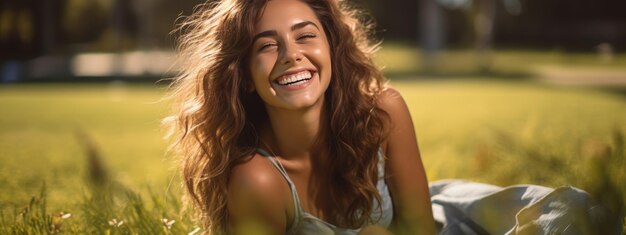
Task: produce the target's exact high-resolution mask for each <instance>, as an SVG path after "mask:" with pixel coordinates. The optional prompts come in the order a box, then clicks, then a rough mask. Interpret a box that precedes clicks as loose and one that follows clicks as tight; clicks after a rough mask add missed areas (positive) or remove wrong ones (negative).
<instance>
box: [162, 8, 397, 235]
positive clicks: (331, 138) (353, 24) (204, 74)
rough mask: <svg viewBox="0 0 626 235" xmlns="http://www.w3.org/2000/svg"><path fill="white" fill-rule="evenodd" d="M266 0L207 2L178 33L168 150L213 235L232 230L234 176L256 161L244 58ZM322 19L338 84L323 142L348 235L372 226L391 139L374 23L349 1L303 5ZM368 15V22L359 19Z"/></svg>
mask: <svg viewBox="0 0 626 235" xmlns="http://www.w3.org/2000/svg"><path fill="white" fill-rule="evenodd" d="M266 1H267V0H221V1H208V2H207V3H205V4H202V5H199V6H197V7H196V8H195V10H194V13H193V14H192V15H191V16H189V17H187V18H185V19H184V20H183V21H182V23H180V24H179V25H178V28H177V31H175V32H177V33H178V34H179V35H180V36H179V38H178V47H177V49H178V56H179V58H178V59H179V64H178V66H179V71H180V72H179V74H178V75H177V76H176V77H175V78H173V81H172V84H171V87H170V93H169V97H170V98H171V99H173V100H174V101H173V110H172V112H173V114H172V115H171V116H168V117H166V118H165V119H164V120H163V122H164V124H165V125H166V126H168V127H169V128H170V129H169V130H170V131H169V133H168V136H169V137H170V138H171V139H172V140H173V141H172V145H171V147H172V148H174V149H176V150H178V152H179V154H180V155H181V156H182V157H181V159H180V168H181V171H182V178H183V185H184V187H185V189H186V195H185V200H186V201H188V202H190V203H188V204H189V205H193V207H194V208H196V209H197V210H196V212H197V213H198V217H197V218H198V219H199V220H200V221H201V223H202V225H203V226H204V227H205V229H207V230H208V231H210V232H211V233H222V232H224V231H226V230H227V229H228V224H229V216H228V209H227V205H226V202H227V195H228V182H229V177H230V173H231V169H232V168H233V167H234V166H236V165H237V164H239V163H241V162H242V160H243V159H246V158H247V157H249V156H252V155H254V152H255V149H256V147H258V146H259V143H260V142H259V141H260V140H259V136H258V134H257V133H256V131H255V129H258V128H256V127H258V126H259V125H260V124H262V123H264V122H267V118H268V117H267V113H266V111H265V107H264V105H263V101H262V100H261V99H260V97H259V96H258V94H256V92H255V91H250V89H249V87H250V86H249V84H250V82H251V81H250V79H251V78H250V76H249V73H250V72H249V71H248V70H249V68H248V66H247V65H248V63H247V59H248V57H249V51H250V50H251V49H250V48H251V44H252V36H253V33H254V25H255V22H256V21H257V20H258V18H259V17H260V14H261V12H262V10H263V7H264V6H265V3H266ZM303 1H304V2H306V3H307V4H308V5H309V6H310V7H311V8H312V9H313V11H314V12H315V14H316V15H317V17H318V18H319V20H320V22H321V23H322V25H323V28H324V31H325V32H326V34H327V36H328V40H329V44H330V48H332V49H331V61H332V64H333V67H332V76H333V78H332V79H331V83H330V85H329V88H328V90H327V91H326V93H325V96H326V98H325V104H324V105H325V110H326V112H324V113H323V117H322V118H321V120H320V122H321V125H320V126H321V128H322V129H321V130H320V134H319V135H320V136H318V139H321V140H323V143H324V148H325V152H327V153H328V154H330V155H331V156H333V158H332V164H330V165H329V166H327V167H328V168H327V169H329V173H330V176H331V177H332V183H331V185H328V186H327V187H329V188H330V189H329V192H330V195H328V196H329V197H330V198H331V199H332V200H333V201H335V202H337V205H336V206H335V207H333V208H331V209H332V210H333V211H330V213H328V215H330V216H331V218H330V219H331V220H332V221H336V223H337V225H339V226H342V227H349V228H357V227H360V226H363V225H364V224H367V223H370V222H372V221H370V216H369V215H370V214H371V213H372V212H373V211H372V210H375V209H376V208H373V205H374V204H373V203H374V201H375V200H376V201H378V202H380V200H381V198H380V195H379V193H378V191H377V188H376V181H377V180H378V175H377V174H378V172H377V163H378V151H379V148H380V146H381V144H382V142H383V140H384V138H385V137H386V135H387V130H388V124H387V123H388V119H389V118H388V115H387V113H385V112H384V111H383V110H382V109H380V108H378V105H377V97H378V96H379V94H380V93H381V92H382V90H383V89H384V87H385V80H384V78H383V75H382V72H381V71H380V69H379V68H378V67H377V66H376V65H375V64H374V63H373V61H372V58H371V56H372V54H373V53H374V52H375V51H376V50H377V49H378V45H379V44H375V43H372V42H371V41H370V36H371V34H370V33H371V32H372V29H373V26H372V25H373V24H372V23H371V21H369V20H367V18H364V17H362V14H361V11H359V10H357V9H355V8H354V7H352V6H350V5H349V4H347V3H346V2H344V1H342V0H303ZM359 17H361V18H359Z"/></svg>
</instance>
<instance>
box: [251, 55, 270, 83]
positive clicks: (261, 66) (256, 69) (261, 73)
mask: <svg viewBox="0 0 626 235" xmlns="http://www.w3.org/2000/svg"><path fill="white" fill-rule="evenodd" d="M272 67H273V63H270V62H269V61H268V60H267V59H263V58H261V57H256V58H255V59H254V60H252V62H251V63H250V73H251V75H252V78H253V79H254V80H255V83H256V81H258V80H261V79H263V78H268V77H269V75H270V73H271V71H272Z"/></svg>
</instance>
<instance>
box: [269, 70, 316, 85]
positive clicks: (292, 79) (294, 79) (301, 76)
mask: <svg viewBox="0 0 626 235" xmlns="http://www.w3.org/2000/svg"><path fill="white" fill-rule="evenodd" d="M308 79H311V72H309V71H307V70H305V71H302V72H299V73H297V74H291V75H289V76H283V77H281V78H279V79H278V80H277V81H276V83H278V84H279V85H283V86H285V85H293V84H295V83H300V82H302V81H304V80H308Z"/></svg>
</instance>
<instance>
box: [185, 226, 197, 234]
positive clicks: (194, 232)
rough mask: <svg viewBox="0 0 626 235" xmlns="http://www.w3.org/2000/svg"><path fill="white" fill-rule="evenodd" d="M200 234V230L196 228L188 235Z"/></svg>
mask: <svg viewBox="0 0 626 235" xmlns="http://www.w3.org/2000/svg"><path fill="white" fill-rule="evenodd" d="M198 232H200V228H198V227H196V228H195V229H194V230H192V231H191V232H189V233H187V235H195V234H196V233H198Z"/></svg>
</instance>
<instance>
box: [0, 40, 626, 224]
mask: <svg viewBox="0 0 626 235" xmlns="http://www.w3.org/2000/svg"><path fill="white" fill-rule="evenodd" d="M398 53H401V52H400V50H399V51H398ZM618 59H619V61H621V60H622V59H621V57H619V58H618ZM619 63H622V62H619ZM598 66H600V65H598ZM615 69H618V68H615ZM394 71H400V72H399V74H401V73H403V72H402V68H395V70H394ZM507 71H515V70H514V69H509V70H507ZM413 72H415V71H413ZM460 73H462V72H460ZM391 84H392V85H393V86H395V87H396V88H397V89H399V90H400V92H401V93H402V94H403V96H404V98H405V100H406V101H407V103H408V104H409V107H410V110H411V113H412V117H413V121H414V123H415V128H416V132H417V134H418V139H419V145H420V148H421V153H422V157H423V161H424V163H425V166H426V170H427V175H428V177H429V180H431V181H433V180H439V179H447V178H462V179H468V180H475V181H480V182H486V183H492V184H497V185H512V184H522V183H523V184H540V185H546V186H551V187H556V186H561V185H572V186H575V187H580V188H583V189H585V190H587V191H588V192H590V193H592V194H594V195H597V197H598V198H599V200H601V201H606V202H607V203H609V204H610V205H612V206H618V207H622V208H623V204H619V201H623V200H624V195H625V194H624V193H625V192H626V186H625V185H624V184H623V181H624V180H625V179H626V169H625V167H624V166H625V163H626V160H625V157H626V150H625V147H624V146H625V145H626V141H625V140H624V135H625V134H626V99H625V97H624V96H623V95H620V94H615V93H607V92H604V91H603V90H597V89H592V88H584V87H557V86H549V85H545V84H541V83H538V82H533V81H531V80H524V79H516V80H507V79H504V78H499V77H495V79H494V78H491V79H484V78H483V79H481V78H471V77H468V78H464V79H425V80H419V79H418V80H407V79H398V80H392V82H391ZM164 91H165V89H164V88H162V87H157V86H152V85H148V84H144V85H134V84H124V83H119V82H113V83H110V84H80V85H76V84H24V85H7V86H0V234H23V233H54V232H55V231H57V232H65V233H71V234H73V233H86V234H94V233H99V234H135V233H140V234H156V233H163V234H170V233H171V234H183V233H188V232H190V231H192V230H194V229H195V227H196V226H195V225H194V223H193V222H192V221H191V220H190V217H189V214H185V213H179V209H180V207H181V205H180V199H179V198H178V197H179V195H180V187H179V184H178V182H179V179H178V178H177V174H176V172H175V171H174V164H173V160H174V159H173V156H169V155H167V154H166V152H165V149H166V145H167V143H166V142H165V141H164V140H163V139H162V136H163V132H162V131H161V129H160V126H159V122H160V119H161V118H162V117H164V116H165V115H166V114H167V110H168V106H167V103H166V102H162V101H160V98H161V97H162V96H163V94H164ZM94 159H96V160H94ZM90 169H91V170H90ZM94 169H96V170H94ZM98 169H99V170H98ZM44 182H45V184H44ZM44 185H45V186H44ZM616 199H619V200H616ZM611 203H616V204H611ZM620 205H621V206H620ZM60 212H64V213H65V214H60ZM67 213H71V216H70V217H69V218H65V217H68V215H67ZM64 218H65V219H64ZM163 218H167V219H169V220H171V219H173V220H176V222H175V223H174V224H173V225H172V226H171V228H168V226H166V225H164V224H167V222H163V221H162V219H163ZM112 219H116V220H118V221H119V220H123V221H124V224H122V225H120V226H116V224H114V223H110V222H113V221H111V220H112ZM118 223H119V222H118ZM118 223H117V224H118ZM111 224H113V225H111Z"/></svg>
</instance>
